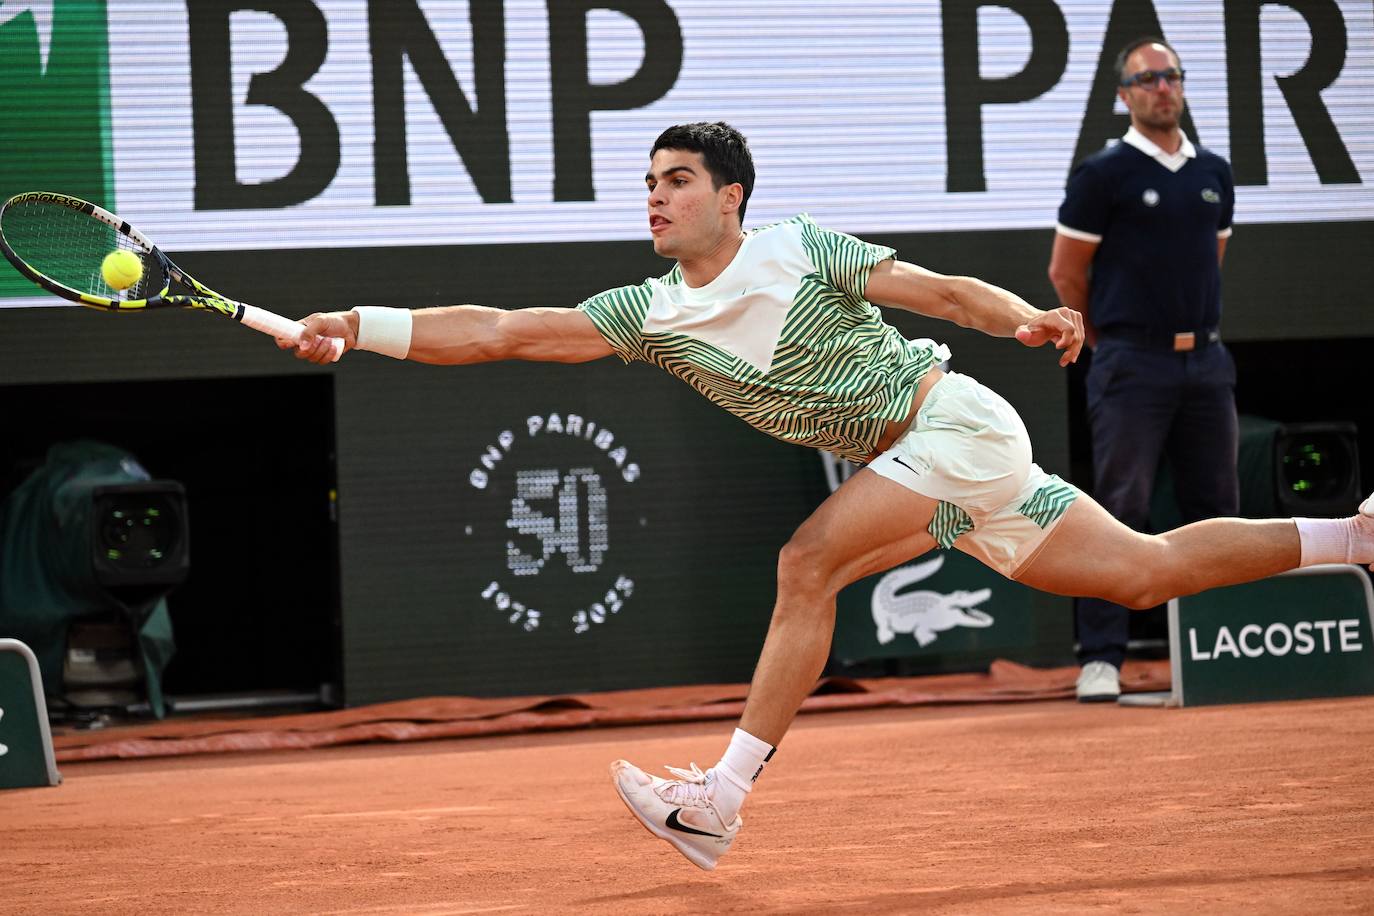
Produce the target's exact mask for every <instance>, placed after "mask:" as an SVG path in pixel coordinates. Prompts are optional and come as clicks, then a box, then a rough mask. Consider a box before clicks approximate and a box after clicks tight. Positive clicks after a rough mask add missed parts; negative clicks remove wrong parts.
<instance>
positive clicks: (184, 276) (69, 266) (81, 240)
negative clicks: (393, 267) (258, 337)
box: [0, 191, 344, 360]
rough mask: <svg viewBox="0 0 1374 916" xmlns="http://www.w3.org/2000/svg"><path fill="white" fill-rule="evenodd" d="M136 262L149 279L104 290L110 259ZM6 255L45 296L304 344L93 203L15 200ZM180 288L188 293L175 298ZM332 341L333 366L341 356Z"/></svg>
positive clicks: (7, 220)
mask: <svg viewBox="0 0 1374 916" xmlns="http://www.w3.org/2000/svg"><path fill="white" fill-rule="evenodd" d="M115 250H123V251H128V252H131V253H133V254H134V255H136V256H137V257H138V259H139V261H141V262H142V264H143V274H142V276H141V277H139V279H138V280H137V281H136V282H135V283H134V284H133V285H132V286H130V287H129V288H128V289H125V290H118V289H115V288H114V287H112V286H110V285H109V284H108V283H106V282H105V278H104V276H102V274H101V270H100V265H101V262H102V261H103V260H104V259H105V255H107V254H109V253H110V252H111V251H115ZM0 251H3V252H4V255H5V257H6V258H7V259H8V260H9V262H10V263H11V264H13V265H14V267H15V269H16V270H18V271H19V272H20V273H21V274H23V275H24V276H25V277H27V278H28V279H29V280H32V281H33V282H34V283H36V284H38V285H39V286H40V287H42V288H43V289H45V290H47V291H48V292H50V293H53V294H54V295H57V296H61V297H62V298H64V299H70V300H71V301H72V302H75V303H78V304H80V305H84V306H87V307H89V308H95V309H104V310H105V311H108V312H138V311H145V310H147V309H158V308H191V309H204V310H205V311H207V312H210V313H211V314H215V315H223V316H224V317H226V318H232V319H234V320H235V321H238V322H241V323H242V324H246V325H248V327H250V328H253V329H254V330H257V331H262V332H263V333H264V334H271V335H272V336H273V337H276V338H279V339H282V340H294V341H296V342H299V341H300V338H301V332H302V331H304V330H305V325H303V324H301V323H300V322H299V321H292V320H291V319H290V318H283V317H282V316H281V315H278V314H276V313H275V312H269V311H267V310H266V309H261V308H258V307H257V306H255V305H248V304H246V303H243V302H236V301H235V300H233V299H230V298H228V297H227V296H222V295H220V294H219V293H217V292H215V291H214V290H212V289H210V288H209V287H208V286H206V285H205V284H203V283H201V282H200V281H199V280H197V279H196V278H195V277H193V276H191V275H190V274H188V273H186V272H185V271H184V270H182V269H181V268H179V267H177V266H176V265H175V264H173V263H172V261H171V259H170V258H168V257H167V255H165V254H163V252H162V249H160V248H158V247H157V246H156V245H154V244H153V243H152V242H150V241H148V239H147V238H145V237H144V235H143V233H141V232H139V231H138V230H137V229H135V228H134V227H133V226H130V225H129V224H128V223H127V222H125V221H124V220H122V219H120V218H119V217H118V216H115V215H114V214H113V213H111V212H109V211H108V210H105V209H104V208H102V207H97V206H96V205H95V204H93V203H90V202H89V201H85V200H81V199H80V198H78V197H70V196H68V195H66V194H54V193H51V192H48V191H27V192H25V193H23V194H16V195H14V196H13V197H11V198H10V199H9V200H7V201H5V204H4V206H3V207H0ZM173 283H176V284H178V285H179V286H180V287H181V288H183V289H185V290H186V291H187V292H186V293H184V294H183V293H179V292H178V293H173V292H172V284H173ZM343 345H344V343H343V341H342V340H338V339H335V340H334V359H335V360H337V359H338V358H339V357H340V356H341V355H342V354H343Z"/></svg>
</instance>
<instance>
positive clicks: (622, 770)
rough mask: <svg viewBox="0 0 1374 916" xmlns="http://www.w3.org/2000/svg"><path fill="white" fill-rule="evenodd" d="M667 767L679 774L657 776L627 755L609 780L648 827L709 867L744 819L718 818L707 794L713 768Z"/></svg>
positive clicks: (614, 765)
mask: <svg viewBox="0 0 1374 916" xmlns="http://www.w3.org/2000/svg"><path fill="white" fill-rule="evenodd" d="M667 769H668V772H669V773H672V774H673V775H674V776H676V777H677V778H676V779H661V778H659V777H657V776H653V775H651V774H649V773H646V772H644V771H643V770H641V769H640V768H639V767H637V766H635V765H634V764H632V763H630V762H629V761H628V760H617V761H616V762H615V763H612V764H611V781H612V782H614V783H615V790H616V792H618V793H619V794H620V800H621V801H623V802H624V803H625V807H627V808H629V809H630V813H631V814H633V815H634V816H635V817H637V818H639V822H640V823H641V824H643V825H644V828H645V829H646V830H648V831H649V832H650V833H652V834H653V835H654V836H656V837H658V838H659V839H662V840H667V841H668V842H669V843H672V844H673V846H675V847H676V848H677V851H678V852H680V853H682V854H683V855H684V856H686V857H687V858H688V860H689V861H691V863H692V864H693V865H695V866H697V867H698V868H704V869H706V870H707V871H710V870H711V869H713V868H715V867H716V860H717V859H719V858H720V857H721V856H723V855H725V853H726V852H728V851H729V849H730V844H731V843H733V842H735V837H736V836H737V835H738V834H739V829H740V827H742V826H743V825H744V821H742V820H740V817H739V815H735V819H734V820H733V821H731V822H730V823H728V824H727V823H725V822H724V820H722V819H721V816H720V813H719V812H718V811H717V810H716V806H715V805H714V804H713V803H712V802H711V797H710V784H709V782H710V780H712V779H714V778H715V773H713V772H711V771H709V770H708V771H707V772H705V773H703V772H702V771H701V770H700V769H699V768H698V767H697V765H696V764H695V763H694V764H692V768H691V769H690V770H683V769H679V768H677V767H668V768H667Z"/></svg>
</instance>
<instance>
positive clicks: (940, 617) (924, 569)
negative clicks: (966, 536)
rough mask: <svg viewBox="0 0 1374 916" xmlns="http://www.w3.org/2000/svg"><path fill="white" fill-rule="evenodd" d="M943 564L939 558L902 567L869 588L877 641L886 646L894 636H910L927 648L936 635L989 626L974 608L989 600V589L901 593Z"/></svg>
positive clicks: (987, 616) (989, 618) (988, 616)
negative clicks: (947, 592) (905, 634)
mask: <svg viewBox="0 0 1374 916" xmlns="http://www.w3.org/2000/svg"><path fill="white" fill-rule="evenodd" d="M944 564H945V558H944V557H943V556H939V557H936V558H935V559H933V560H927V561H926V562H924V563H917V564H916V565H915V566H902V567H899V568H897V569H894V570H893V571H892V572H890V573H888V574H887V575H885V576H883V577H882V579H880V580H879V581H878V584H877V586H876V587H875V588H874V589H873V622H874V623H875V624H876V625H877V627H878V634H877V635H878V642H879V643H881V644H883V645H887V644H888V643H890V642H892V640H894V639H896V638H897V634H898V633H910V634H911V635H912V637H914V638H915V640H916V643H917V645H920V646H928V645H930V644H931V643H933V642H934V641H935V640H936V639H937V638H938V636H939V634H941V633H943V632H945V631H946V630H952V629H954V628H955V627H975V628H979V629H981V628H984V627H990V626H992V624H993V619H992V615H991V614H989V613H987V612H986V611H981V610H979V609H978V608H977V607H976V605H979V604H982V603H983V602H984V601H987V600H988V599H989V598H991V597H992V589H990V588H980V589H978V590H977V591H972V592H966V591H955V592H950V593H949V594H947V595H946V594H941V593H940V592H937V591H931V590H929V589H921V590H917V591H903V589H906V588H909V587H910V586H912V585H915V584H916V583H918V582H922V581H924V580H926V579H929V578H930V577H931V576H933V575H935V574H936V573H937V572H939V571H940V567H941V566H943V565H944Z"/></svg>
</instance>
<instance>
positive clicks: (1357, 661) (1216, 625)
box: [1169, 564, 1374, 706]
mask: <svg viewBox="0 0 1374 916" xmlns="http://www.w3.org/2000/svg"><path fill="white" fill-rule="evenodd" d="M1169 644H1170V661H1171V664H1172V674H1173V685H1172V696H1171V697H1170V702H1171V703H1172V704H1177V705H1180V706H1208V705H1214V704H1221V703H1252V702H1259V701H1264V700H1295V699H1309V698H1315V697H1341V696H1360V695H1364V694H1374V589H1371V587H1370V583H1369V576H1368V574H1366V572H1365V570H1364V569H1363V568H1362V567H1359V566H1348V565H1345V564H1330V565H1322V566H1310V567H1307V568H1306V569H1298V570H1294V571H1292V572H1287V573H1283V574H1281V575H1278V576H1273V577H1271V578H1268V579H1261V580H1259V581H1257V582H1248V583H1245V584H1244V585H1232V586H1228V587H1226V588H1217V589H1212V590H1210V591H1206V592H1202V593H1201V594H1197V595H1189V596H1187V597H1185V598H1176V599H1174V600H1173V601H1171V602H1169Z"/></svg>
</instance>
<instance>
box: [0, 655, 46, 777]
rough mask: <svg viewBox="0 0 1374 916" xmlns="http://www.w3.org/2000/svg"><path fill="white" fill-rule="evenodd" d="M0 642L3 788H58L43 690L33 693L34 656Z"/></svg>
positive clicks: (1, 769)
mask: <svg viewBox="0 0 1374 916" xmlns="http://www.w3.org/2000/svg"><path fill="white" fill-rule="evenodd" d="M20 646H22V644H21V643H19V642H17V641H15V640H11V639H0V789H20V788H25V787H29V786H46V785H56V784H57V782H58V781H60V777H58V776H57V769H56V767H54V766H53V764H52V739H51V736H50V734H49V732H48V727H47V726H48V722H47V711H46V707H45V706H44V704H43V699H42V691H41V690H39V691H38V693H37V696H35V692H34V668H33V667H32V666H31V665H30V659H31V657H32V656H31V655H27V654H25V652H24V650H23V649H21V648H19V647H20Z"/></svg>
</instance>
